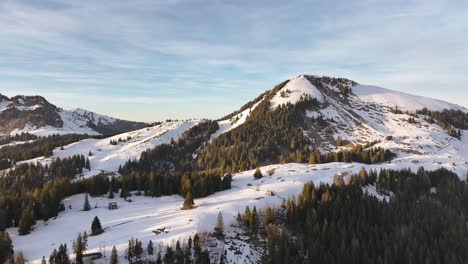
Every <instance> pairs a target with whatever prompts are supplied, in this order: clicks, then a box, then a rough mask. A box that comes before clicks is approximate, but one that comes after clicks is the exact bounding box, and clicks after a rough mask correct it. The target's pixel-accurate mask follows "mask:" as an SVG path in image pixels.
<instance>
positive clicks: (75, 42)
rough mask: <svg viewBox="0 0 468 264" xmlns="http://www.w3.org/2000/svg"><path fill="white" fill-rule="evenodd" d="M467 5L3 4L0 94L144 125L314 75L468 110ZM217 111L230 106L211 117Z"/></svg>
mask: <svg viewBox="0 0 468 264" xmlns="http://www.w3.org/2000/svg"><path fill="white" fill-rule="evenodd" d="M467 7H468V4H467V3H464V2H462V1H451V2H447V1H442V0H427V1H422V0H412V1H403V0H396V1H375V0H364V1H345V0H337V1H333V2H324V1H287V2H271V1H265V0H256V1H247V2H245V1H243V2H242V3H241V2H236V1H214V0H213V1H211V0H210V1H201V0H173V1H150V0H138V1H111V2H105V1H91V0H84V1H64V0H45V1H13V0H6V1H2V2H1V3H0V12H1V13H2V16H0V58H1V59H0V92H4V91H6V90H7V89H9V91H11V90H14V92H16V93H26V92H35V93H40V94H44V95H50V96H52V97H53V98H56V99H55V101H56V103H57V104H59V105H61V104H63V105H65V106H70V107H84V106H91V107H93V109H92V110H96V111H100V112H104V113H106V112H107V113H108V112H112V113H114V114H117V115H120V116H128V113H126V112H125V111H129V110H127V109H126V108H125V107H120V105H121V104H131V105H132V109H137V110H138V111H137V110H132V111H133V112H132V113H138V115H140V114H141V113H143V112H148V114H147V115H145V114H143V115H144V116H137V115H136V114H135V116H134V118H135V119H144V120H149V119H163V118H165V116H163V115H166V114H167V113H168V112H167V110H168V107H167V105H168V104H172V106H174V105H177V106H179V107H174V108H171V109H170V110H173V111H177V114H178V115H179V116H184V115H187V116H190V115H192V113H194V112H197V114H199V115H203V114H205V115H206V116H208V117H214V116H222V115H224V114H225V113H226V112H224V111H231V110H234V109H235V107H238V106H239V105H241V104H242V102H244V101H246V100H249V99H251V98H253V97H255V96H256V95H257V94H259V93H261V92H262V91H264V90H266V89H270V88H272V86H273V85H275V84H276V83H279V82H280V81H282V80H283V79H285V78H290V77H293V76H297V75H298V74H301V73H311V74H323V75H333V76H343V77H347V78H351V79H354V80H356V81H358V82H361V83H371V84H377V85H381V86H386V87H389V88H393V89H397V90H401V91H406V92H416V93H420V94H422V95H425V94H427V95H431V96H435V97H440V98H442V99H447V100H452V101H455V102H457V103H459V104H463V105H465V106H466V105H468V101H467V100H468V99H466V97H465V96H463V94H464V90H462V89H463V88H464V86H465V83H467V81H468V74H466V70H465V68H466V65H468V48H467V47H466V43H468V35H466V32H468V11H467V10H468V9H467ZM440 87H443V88H444V89H443V90H441V89H440ZM85 88H86V89H85ZM66 94H70V95H71V97H73V98H75V100H69V99H67V98H66V96H65V95H66ZM54 95H57V96H55V97H54ZM59 95H60V96H59ZM93 98H94V99H93ZM197 98H198V99H197ZM226 98H228V99H226ZM96 101H97V102H102V101H105V103H98V104H97V105H91V102H92V103H95V102H96ZM216 102H223V106H222V107H216V109H215V110H213V109H212V108H211V107H212V104H213V103H216ZM140 105H142V106H140ZM163 107H164V109H163ZM195 108H196V109H195Z"/></svg>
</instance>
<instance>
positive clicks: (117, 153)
mask: <svg viewBox="0 0 468 264" xmlns="http://www.w3.org/2000/svg"><path fill="white" fill-rule="evenodd" d="M197 123H198V121H187V122H166V123H162V124H160V125H157V126H153V127H147V128H142V129H139V130H135V131H132V132H127V133H123V134H119V135H116V136H113V137H109V138H104V139H85V140H82V141H79V142H76V143H73V144H70V145H68V146H64V148H63V150H61V149H60V148H56V149H54V151H53V153H54V155H53V156H52V157H50V158H43V157H41V158H37V159H34V160H27V161H23V162H22V163H25V162H40V163H42V164H48V163H50V162H51V161H52V160H53V159H55V158H57V157H59V158H65V157H70V156H73V155H76V154H79V155H85V156H88V154H89V152H91V153H92V156H89V160H90V163H91V171H87V170H85V171H84V172H83V177H90V176H93V175H96V174H99V173H101V172H117V170H118V168H119V166H120V165H123V164H124V163H125V162H126V161H128V160H133V159H139V158H140V155H141V153H142V152H143V151H145V150H147V149H151V148H154V147H156V146H157V145H160V144H164V143H169V142H170V141H171V139H174V140H177V139H178V138H179V136H180V135H182V134H183V133H184V132H185V131H186V130H188V129H190V128H191V127H192V126H194V125H196V124H197ZM119 139H121V140H122V142H117V145H112V144H110V141H111V140H112V141H119ZM124 140H125V141H124Z"/></svg>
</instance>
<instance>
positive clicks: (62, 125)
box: [0, 94, 146, 136]
mask: <svg viewBox="0 0 468 264" xmlns="http://www.w3.org/2000/svg"><path fill="white" fill-rule="evenodd" d="M145 126H146V124H145V123H142V122H132V121H126V120H120V119H116V118H112V117H108V116H104V115H99V114H96V113H93V112H90V111H86V110H83V109H75V110H64V109H62V108H59V107H57V106H55V105H53V104H51V103H50V102H48V101H47V100H46V99H45V98H44V97H42V96H22V95H18V96H14V97H12V98H8V97H6V96H4V95H1V94H0V135H2V134H3V135H13V134H19V133H22V132H28V133H31V134H35V135H40V136H44V135H51V134H72V133H74V134H89V135H101V134H103V135H107V134H116V133H122V132H127V131H131V130H135V129H139V128H142V127H145Z"/></svg>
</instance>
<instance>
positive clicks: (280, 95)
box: [270, 75, 324, 109]
mask: <svg viewBox="0 0 468 264" xmlns="http://www.w3.org/2000/svg"><path fill="white" fill-rule="evenodd" d="M301 96H310V98H316V99H317V100H318V101H319V102H323V100H324V98H323V94H322V92H320V90H318V89H317V88H316V87H315V86H314V85H313V84H312V83H310V81H309V80H307V78H306V77H305V76H304V75H301V76H299V77H297V78H294V79H292V80H290V81H289V82H288V83H287V84H286V85H285V86H284V87H283V88H282V89H281V90H280V91H278V92H277V93H276V94H275V95H274V96H273V98H272V99H271V101H270V102H271V108H272V109H276V108H277V107H278V106H280V105H285V104H287V103H291V104H295V103H296V102H298V101H299V99H300V98H301Z"/></svg>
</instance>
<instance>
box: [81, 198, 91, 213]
mask: <svg viewBox="0 0 468 264" xmlns="http://www.w3.org/2000/svg"><path fill="white" fill-rule="evenodd" d="M89 210H91V205H90V204H89V198H88V194H86V195H85V200H84V204H83V211H89Z"/></svg>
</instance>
